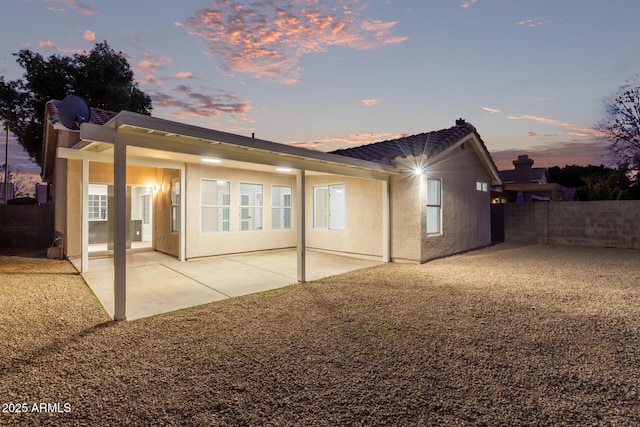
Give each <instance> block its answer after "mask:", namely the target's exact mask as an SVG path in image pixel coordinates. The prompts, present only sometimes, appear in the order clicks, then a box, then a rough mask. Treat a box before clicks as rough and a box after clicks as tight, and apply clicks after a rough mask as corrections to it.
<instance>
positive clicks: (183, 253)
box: [178, 163, 187, 262]
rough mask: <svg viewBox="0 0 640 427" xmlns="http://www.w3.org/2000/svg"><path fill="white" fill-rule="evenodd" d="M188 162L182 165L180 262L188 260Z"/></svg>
mask: <svg viewBox="0 0 640 427" xmlns="http://www.w3.org/2000/svg"><path fill="white" fill-rule="evenodd" d="M186 228H187V164H186V163H185V164H183V165H182V166H181V167H180V233H179V239H180V240H179V244H180V249H179V250H180V252H179V256H178V259H179V260H180V262H184V261H186V260H187V230H186Z"/></svg>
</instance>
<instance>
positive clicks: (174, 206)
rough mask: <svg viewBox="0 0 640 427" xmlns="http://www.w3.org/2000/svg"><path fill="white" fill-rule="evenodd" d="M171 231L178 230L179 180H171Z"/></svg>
mask: <svg viewBox="0 0 640 427" xmlns="http://www.w3.org/2000/svg"><path fill="white" fill-rule="evenodd" d="M170 222H171V232H172V233H177V232H179V231H180V180H179V179H172V180H171V218H170Z"/></svg>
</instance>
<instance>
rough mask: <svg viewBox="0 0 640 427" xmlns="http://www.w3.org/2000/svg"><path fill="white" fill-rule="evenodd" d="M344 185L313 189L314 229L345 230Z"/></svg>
mask: <svg viewBox="0 0 640 427" xmlns="http://www.w3.org/2000/svg"><path fill="white" fill-rule="evenodd" d="M344 227H345V186H344V184H334V185H324V186H318V187H313V228H318V229H325V230H344Z"/></svg>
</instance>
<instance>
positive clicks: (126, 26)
mask: <svg viewBox="0 0 640 427" xmlns="http://www.w3.org/2000/svg"><path fill="white" fill-rule="evenodd" d="M638 16H640V2H639V1H637V0H581V1H580V0H404V1H401V0H372V1H366V0H333V1H331V0H291V1H281V0H264V1H241V0H213V1H198V0H180V1H166V2H165V1H162V2H160V1H157V0H129V1H122V0H110V1H97V0H96V1H92V0H2V2H0V31H1V34H2V37H1V38H0V75H2V76H4V78H5V80H7V81H8V80H14V79H17V78H19V77H21V75H22V70H21V69H20V68H19V67H18V66H17V64H16V62H15V57H14V56H12V53H15V52H18V51H19V50H20V49H31V50H32V51H35V52H39V53H41V54H42V55H43V56H45V57H48V56H50V55H52V54H59V55H71V54H73V53H80V52H82V51H88V50H90V49H91V48H92V47H93V45H94V44H95V43H96V42H101V41H104V40H106V41H107V42H108V43H109V45H110V46H111V47H112V48H113V49H114V50H116V51H122V52H123V53H124V54H125V56H126V57H127V59H128V61H129V63H130V65H131V67H132V68H133V70H134V72H135V78H136V80H137V81H138V82H139V86H140V89H142V90H143V91H144V92H146V93H147V94H148V95H150V96H151V98H152V101H153V111H152V115H153V116H156V117H160V118H165V119H170V120H175V121H181V122H186V123H190V124H194V125H198V126H203V127H207V128H213V129H219V130H224V131H228V132H234V133H238V134H242V135H247V136H250V135H251V133H253V132H255V134H256V137H259V138H261V139H267V140H271V141H276V142H282V143H287V144H294V145H299V146H305V147H309V148H314V149H317V150H323V151H330V150H334V149H338V148H344V147H347V146H354V145H361V144H365V143H370V142H376V141H382V140H386V139H392V138H397V137H400V136H403V135H408V134H415V133H420V132H426V131H431V130H438V129H442V128H447V127H450V126H453V125H454V124H455V120H456V119H457V118H459V117H462V118H464V119H466V120H467V121H468V122H470V123H472V124H473V125H474V126H475V127H476V128H477V130H478V131H479V133H480V134H481V136H482V138H483V140H484V141H485V143H486V145H487V147H488V148H489V150H490V151H491V153H492V155H493V158H494V160H495V161H496V163H497V164H498V167H499V168H501V169H509V168H512V167H513V165H512V164H511V160H513V159H515V158H516V157H517V155H518V154H525V153H527V154H529V155H530V157H532V158H533V159H534V160H535V161H536V164H535V165H536V166H553V165H560V166H564V165H565V164H584V165H586V164H588V163H592V164H600V163H602V162H605V163H606V158H605V157H604V155H605V150H604V149H603V148H602V145H601V143H598V142H597V141H596V136H597V132H595V130H594V129H593V126H594V125H595V124H596V123H597V122H598V121H600V120H601V119H602V118H603V117H604V109H603V99H604V98H605V97H607V96H610V95H611V94H612V93H613V92H614V91H615V90H616V89H617V88H618V86H620V85H621V84H623V83H624V81H625V80H626V79H628V78H630V77H632V76H633V75H634V74H636V73H638V72H639V71H640V55H638V52H639V49H638V45H637V35H636V32H637V31H636V30H637V25H638V24H637V19H638ZM2 142H3V144H2V146H3V148H2V149H0V153H1V154H2V162H4V134H3V137H2ZM9 150H10V154H11V157H12V159H11V160H10V165H11V166H12V167H16V166H17V167H18V168H20V169H23V170H26V169H28V161H25V160H28V159H25V158H26V157H27V156H26V154H22V155H19V154H18V153H19V151H21V150H20V149H19V147H15V146H14V145H12V146H10V149H9Z"/></svg>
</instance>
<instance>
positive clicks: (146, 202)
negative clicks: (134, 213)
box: [142, 194, 153, 225]
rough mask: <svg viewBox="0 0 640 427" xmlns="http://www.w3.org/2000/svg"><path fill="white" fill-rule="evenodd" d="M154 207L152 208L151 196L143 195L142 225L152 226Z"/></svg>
mask: <svg viewBox="0 0 640 427" xmlns="http://www.w3.org/2000/svg"><path fill="white" fill-rule="evenodd" d="M152 209H153V207H152V206H151V195H150V194H143V195H142V223H143V224H145V225H149V224H151V211H152Z"/></svg>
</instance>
